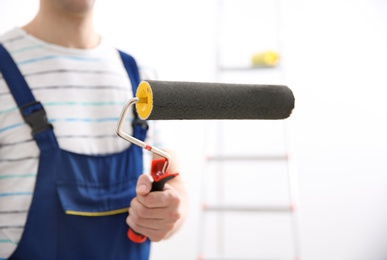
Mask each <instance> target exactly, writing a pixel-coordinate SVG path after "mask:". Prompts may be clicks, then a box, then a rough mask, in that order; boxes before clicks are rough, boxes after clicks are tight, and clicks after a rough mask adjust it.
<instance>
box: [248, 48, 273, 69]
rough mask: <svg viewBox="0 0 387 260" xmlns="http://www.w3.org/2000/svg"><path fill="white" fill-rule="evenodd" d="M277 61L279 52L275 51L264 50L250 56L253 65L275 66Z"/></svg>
mask: <svg viewBox="0 0 387 260" xmlns="http://www.w3.org/2000/svg"><path fill="white" fill-rule="evenodd" d="M278 61H279V54H278V53H277V52H275V51H264V52H259V53H256V54H254V55H253V56H252V57H251V62H252V65H253V66H258V67H259V66H261V67H275V66H276V65H277V64H278Z"/></svg>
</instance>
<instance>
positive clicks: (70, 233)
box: [0, 45, 150, 260]
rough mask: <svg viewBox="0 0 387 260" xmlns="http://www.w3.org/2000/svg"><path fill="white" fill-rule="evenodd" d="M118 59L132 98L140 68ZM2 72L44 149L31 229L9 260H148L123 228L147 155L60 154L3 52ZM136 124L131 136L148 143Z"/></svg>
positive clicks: (132, 150) (133, 151) (144, 248)
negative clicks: (144, 156) (128, 80)
mask: <svg viewBox="0 0 387 260" xmlns="http://www.w3.org/2000/svg"><path fill="white" fill-rule="evenodd" d="M120 55H121V58H122V60H123V61H124V66H125V68H126V70H127V71H128V74H129V77H130V80H131V83H132V86H133V91H135V89H136V88H137V86H138V83H139V75H138V69H137V66H136V63H135V61H134V59H133V58H132V57H131V56H129V55H128V54H125V53H123V52H120ZM0 71H1V72H2V74H3V77H4V79H5V80H6V82H7V84H8V86H9V87H10V89H11V92H12V94H13V96H14V98H15V100H16V102H17V104H18V106H19V109H20V112H21V113H22V115H23V118H24V120H25V121H26V122H27V123H28V124H29V125H30V126H31V128H32V135H33V137H34V139H35V141H36V142H37V144H38V146H39V149H40V159H39V168H38V174H37V179H36V186H35V190H34V193H33V197H32V202H31V207H30V209H29V213H28V217H27V222H26V225H25V228H24V232H23V235H22V238H21V240H20V242H19V244H18V247H17V248H16V250H15V252H14V253H13V255H12V256H11V258H10V259H39V260H44V259H48V260H56V259H66V260H67V259H71V260H76V259H81V260H96V259H104V260H110V259H112V260H120V259H127V260H132V259H140V260H145V259H148V258H149V248H150V243H149V240H147V241H146V242H145V243H141V244H137V243H133V242H131V241H130V240H129V239H128V238H127V230H128V226H127V224H126V221H125V220H126V217H127V215H128V213H127V209H128V207H129V205H130V201H131V200H132V198H133V197H134V196H135V195H136V194H135V186H136V182H137V178H138V176H139V175H140V174H141V173H142V163H143V160H142V148H141V147H139V146H135V145H131V146H130V147H129V148H128V149H127V150H125V151H123V152H120V153H114V154H108V155H103V156H89V155H83V154H76V153H72V152H69V151H65V150H62V149H61V148H60V147H59V146H58V142H57V139H56V137H55V134H54V132H53V129H52V126H51V125H50V124H49V123H48V122H47V119H46V115H45V112H44V109H43V106H42V105H41V104H40V103H39V102H37V101H36V100H35V98H34V97H33V95H32V92H31V90H30V88H29V87H28V85H27V83H26V81H25V80H24V78H23V76H22V75H21V73H20V71H19V70H18V68H17V66H16V64H15V63H14V61H13V60H12V58H11V56H10V55H9V54H8V52H7V51H6V50H5V49H4V47H3V46H2V45H0ZM135 122H138V123H134V124H133V136H134V137H136V138H138V139H140V140H144V139H145V135H146V130H147V127H146V125H145V124H143V122H139V121H138V120H135Z"/></svg>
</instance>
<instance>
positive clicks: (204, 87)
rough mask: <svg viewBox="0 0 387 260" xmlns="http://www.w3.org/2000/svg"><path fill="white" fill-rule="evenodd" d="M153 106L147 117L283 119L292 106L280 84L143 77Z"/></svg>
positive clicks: (289, 96)
mask: <svg viewBox="0 0 387 260" xmlns="http://www.w3.org/2000/svg"><path fill="white" fill-rule="evenodd" d="M146 82H148V83H149V85H150V86H151V89H152V94H153V108H152V110H151V113H150V115H149V116H148V117H147V118H143V119H148V120H178V119H285V118H287V117H289V116H290V114H291V112H292V110H293V108H294V100H295V99H294V96H293V93H292V91H291V90H290V89H289V88H288V87H287V86H283V85H253V84H233V83H205V82H179V81H158V80H147V81H146Z"/></svg>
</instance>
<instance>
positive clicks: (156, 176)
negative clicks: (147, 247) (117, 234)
mask: <svg viewBox="0 0 387 260" xmlns="http://www.w3.org/2000/svg"><path fill="white" fill-rule="evenodd" d="M166 163H168V162H167V159H166V158H160V159H155V160H153V161H152V167H151V176H152V178H153V183H152V189H151V192H152V191H162V190H164V186H165V183H166V182H167V181H169V180H171V179H173V178H175V177H176V176H177V175H179V174H178V173H172V174H171V173H168V172H165V173H164V172H163V167H164V166H165V164H166ZM128 238H129V239H130V240H131V241H133V242H135V243H144V242H145V241H146V236H144V235H142V234H140V233H137V232H136V231H134V230H133V229H132V228H129V230H128Z"/></svg>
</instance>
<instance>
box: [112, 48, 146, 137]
mask: <svg viewBox="0 0 387 260" xmlns="http://www.w3.org/2000/svg"><path fill="white" fill-rule="evenodd" d="M118 52H119V53H120V56H121V59H122V62H123V63H124V67H125V69H126V71H127V73H128V75H129V79H130V82H131V84H132V90H133V96H134V97H135V96H136V91H137V87H138V85H139V84H140V74H139V71H138V66H137V63H136V61H135V59H134V58H133V57H132V56H130V55H129V54H127V53H125V52H122V51H120V50H118ZM133 110H134V120H133V123H132V126H133V135H134V136H135V137H136V138H139V139H140V140H143V141H144V140H145V136H146V131H147V130H148V124H147V122H146V121H145V120H142V119H140V118H139V117H138V114H137V111H136V109H133Z"/></svg>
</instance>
